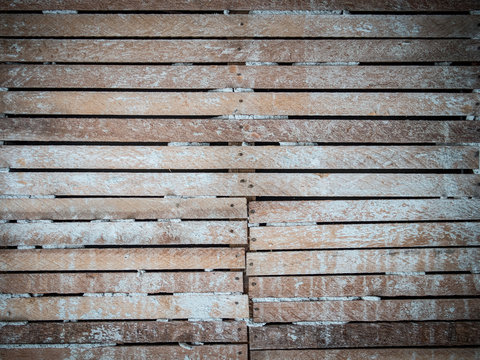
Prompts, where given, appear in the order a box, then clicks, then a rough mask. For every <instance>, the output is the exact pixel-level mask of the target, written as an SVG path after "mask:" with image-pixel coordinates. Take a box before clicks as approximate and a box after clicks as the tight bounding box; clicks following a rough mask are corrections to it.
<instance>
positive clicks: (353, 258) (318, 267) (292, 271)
mask: <svg viewBox="0 0 480 360" xmlns="http://www.w3.org/2000/svg"><path fill="white" fill-rule="evenodd" d="M479 264H480V249H479V248H457V249H445V248H437V249H408V250H404V249H400V250H383V249H382V250H323V251H288V252H261V253H260V252H257V253H248V254H247V275H249V276H252V275H296V274H306V275H313V274H342V273H344V274H347V273H351V274H353V273H383V272H417V271H420V272H423V271H472V272H476V271H478V270H479Z"/></svg>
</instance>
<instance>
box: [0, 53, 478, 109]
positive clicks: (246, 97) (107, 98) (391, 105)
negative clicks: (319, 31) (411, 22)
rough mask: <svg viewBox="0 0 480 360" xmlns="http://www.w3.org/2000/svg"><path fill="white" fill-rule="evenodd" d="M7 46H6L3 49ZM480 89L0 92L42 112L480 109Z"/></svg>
mask: <svg viewBox="0 0 480 360" xmlns="http://www.w3.org/2000/svg"><path fill="white" fill-rule="evenodd" d="M0 51H1V50H0ZM479 101H480V94H478V93H470V94H455V93H453V94H449V93H368V92H365V93H361V92H359V93H337V92H335V93H327V92H312V93H288V92H285V93H270V92H263V93H251V92H250V93H249V92H246V93H204V92H190V93H189V92H145V93H138V92H99V91H91V92H90V91H89V92H79V91H72V92H70V91H68V92H65V91H43V92H42V91H6V92H5V91H4V92H0V112H3V113H7V114H20V115H21V114H37V115H47V114H49V115H130V116H138V115H172V116H178V115H240V114H247V115H248V114H256V115H262V116H269V115H312V116H318V115H319V114H320V115H325V116H326V115H328V116H338V115H358V116H367V115H368V116H394V115H398V116H408V115H418V116H421V115H424V116H447V115H452V116H463V115H478V114H479V109H480V106H479V105H477V104H480V102H479Z"/></svg>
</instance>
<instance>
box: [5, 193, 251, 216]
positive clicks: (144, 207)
mask: <svg viewBox="0 0 480 360" xmlns="http://www.w3.org/2000/svg"><path fill="white" fill-rule="evenodd" d="M246 216H247V203H246V201H245V199H233V198H231V199H222V198H205V199H202V198H198V199H168V198H162V199H150V198H110V199H108V198H105V199H95V198H91V199H88V198H83V199H0V219H3V220H18V219H30V220H42V219H43V220H95V219H229V218H230V219H235V218H245V217H246Z"/></svg>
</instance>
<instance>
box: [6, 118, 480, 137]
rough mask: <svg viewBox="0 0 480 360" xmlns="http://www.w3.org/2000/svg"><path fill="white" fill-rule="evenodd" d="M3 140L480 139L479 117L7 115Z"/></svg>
mask: <svg viewBox="0 0 480 360" xmlns="http://www.w3.org/2000/svg"><path fill="white" fill-rule="evenodd" d="M0 140H1V141H9V140H11V141H86V142H94V141H105V142H120V141H131V142H192V141H193V142H225V141H231V142H241V141H246V142H276V141H285V142H296V141H300V142H317V141H318V142H325V143H328V142H337V143H338V142H344V143H352V142H354V143H364V142H369V143H389V142H393V143H473V142H480V122H478V121H423V120H414V121H412V120H402V121H397V120H361V121H359V120H286V119H285V120H282V119H274V120H273V119H266V120H251V119H242V120H236V119H231V120H221V119H135V118H130V119H122V118H119V119H108V118H16V117H15V118H4V119H2V121H1V123H0Z"/></svg>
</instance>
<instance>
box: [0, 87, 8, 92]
mask: <svg viewBox="0 0 480 360" xmlns="http://www.w3.org/2000/svg"><path fill="white" fill-rule="evenodd" d="M0 91H8V88H6V87H0Z"/></svg>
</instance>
